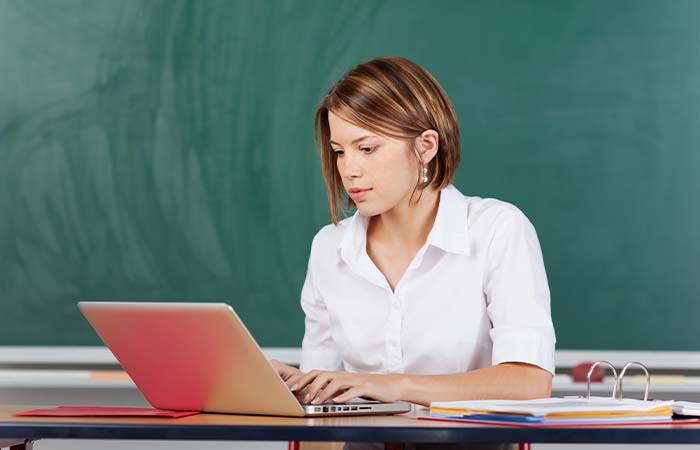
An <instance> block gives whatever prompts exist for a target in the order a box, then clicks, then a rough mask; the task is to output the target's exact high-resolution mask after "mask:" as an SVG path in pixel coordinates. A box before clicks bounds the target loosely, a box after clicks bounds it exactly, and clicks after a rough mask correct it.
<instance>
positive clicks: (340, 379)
mask: <svg viewBox="0 0 700 450" xmlns="http://www.w3.org/2000/svg"><path fill="white" fill-rule="evenodd" d="M403 380H404V377H403V375H375V374H364V373H350V372H326V371H320V370H312V371H311V372H309V373H307V374H305V375H303V376H302V377H301V378H300V379H299V380H298V381H297V382H296V386H294V387H295V389H292V390H294V391H300V390H302V389H305V390H306V394H305V395H304V399H303V402H304V403H309V402H311V404H313V405H318V404H320V403H323V402H325V401H328V400H329V399H331V398H332V399H333V401H334V402H335V403H344V402H347V401H349V400H352V399H353V398H357V397H369V398H372V399H374V400H379V401H380V402H395V401H398V400H400V399H401V397H402V395H401V387H402V386H403Z"/></svg>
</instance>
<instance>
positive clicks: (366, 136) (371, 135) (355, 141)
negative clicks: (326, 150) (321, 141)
mask: <svg viewBox="0 0 700 450" xmlns="http://www.w3.org/2000/svg"><path fill="white" fill-rule="evenodd" d="M378 137H379V136H375V135H373V134H367V135H365V136H360V137H359V138H357V139H355V140H354V141H352V142H351V143H350V145H355V144H357V143H358V142H360V141H362V140H364V139H367V138H378ZM329 143H331V144H336V145H340V144H339V143H338V142H335V141H334V140H333V139H331V140H330V141H329Z"/></svg>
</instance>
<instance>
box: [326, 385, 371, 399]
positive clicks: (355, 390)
mask: <svg viewBox="0 0 700 450" xmlns="http://www.w3.org/2000/svg"><path fill="white" fill-rule="evenodd" d="M363 395H367V389H366V388H365V387H364V386H363V385H358V386H354V387H352V388H350V389H348V390H347V391H345V392H343V393H342V394H340V395H338V396H336V397H335V398H333V402H334V403H346V402H349V401H350V400H352V399H355V398H358V397H362V396H363Z"/></svg>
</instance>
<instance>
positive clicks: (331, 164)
mask: <svg viewBox="0 0 700 450" xmlns="http://www.w3.org/2000/svg"><path fill="white" fill-rule="evenodd" d="M329 111H333V113H334V114H337V115H339V116H341V117H343V118H344V119H346V120H348V121H350V122H352V123H354V124H355V125H357V126H359V127H362V128H365V129H367V130H370V131H373V132H375V133H378V134H381V135H385V136H388V137H392V138H395V139H401V140H405V141H407V142H408V141H411V140H415V138H416V137H418V136H420V135H421V133H423V132H424V131H426V130H435V131H437V133H438V135H439V149H438V152H437V154H436V155H435V157H434V158H433V159H432V160H431V161H430V163H428V165H427V168H428V173H427V176H428V181H427V182H426V183H420V185H421V187H422V188H425V187H427V186H432V187H434V188H435V189H441V188H443V187H445V186H447V185H448V184H450V183H451V182H452V180H453V179H454V175H455V172H456V170H457V167H458V166H459V159H460V155H459V152H460V151H459V126H458V124H457V115H456V114H455V111H454V108H453V107H452V103H451V102H450V100H449V98H448V97H447V94H446V93H445V91H443V89H442V87H441V86H440V84H439V83H438V82H437V80H435V78H433V77H432V76H431V75H430V74H429V73H428V72H427V71H426V70H425V69H423V68H422V67H420V66H419V65H418V64H416V63H414V62H412V61H409V60H407V59H405V58H401V57H384V58H376V59H373V60H372V61H369V62H366V63H363V64H359V65H357V66H356V67H354V68H352V69H351V70H350V71H349V72H348V73H347V74H346V75H345V76H344V77H343V78H342V79H340V80H339V81H338V82H337V83H335V85H334V86H333V87H332V88H331V89H330V91H329V92H328V94H327V95H326V96H325V97H324V99H323V100H322V101H321V103H320V105H319V106H318V108H317V109H316V117H315V138H316V146H317V147H318V150H319V152H320V153H321V166H322V169H323V178H324V180H325V183H326V191H327V194H328V207H329V210H330V214H331V219H332V220H333V223H338V204H339V202H340V201H342V199H343V198H344V194H345V190H344V188H343V182H342V179H341V176H340V174H339V173H338V169H337V157H338V156H337V155H336V153H335V152H334V151H333V149H332V148H331V145H330V139H331V136H330V127H329V125H328V112H329ZM419 179H420V178H419ZM354 206H355V205H354V204H353V202H352V200H351V199H350V198H348V199H347V208H348V209H350V208H352V207H354Z"/></svg>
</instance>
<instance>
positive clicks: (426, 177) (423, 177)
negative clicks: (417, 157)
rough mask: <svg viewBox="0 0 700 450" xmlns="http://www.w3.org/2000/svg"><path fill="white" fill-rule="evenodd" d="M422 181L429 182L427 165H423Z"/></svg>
mask: <svg viewBox="0 0 700 450" xmlns="http://www.w3.org/2000/svg"><path fill="white" fill-rule="evenodd" d="M421 181H422V182H423V183H427V182H428V168H427V167H425V166H423V176H422V177H421Z"/></svg>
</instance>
